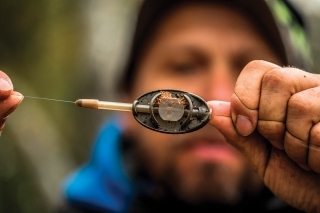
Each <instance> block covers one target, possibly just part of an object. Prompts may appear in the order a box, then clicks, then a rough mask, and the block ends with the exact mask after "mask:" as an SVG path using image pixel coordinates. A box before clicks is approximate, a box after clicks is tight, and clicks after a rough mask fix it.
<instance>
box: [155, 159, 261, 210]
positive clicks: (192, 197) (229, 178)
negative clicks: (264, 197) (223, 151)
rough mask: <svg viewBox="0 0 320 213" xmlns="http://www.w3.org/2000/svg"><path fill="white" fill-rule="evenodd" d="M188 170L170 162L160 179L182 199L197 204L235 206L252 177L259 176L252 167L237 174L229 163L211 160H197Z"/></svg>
mask: <svg viewBox="0 0 320 213" xmlns="http://www.w3.org/2000/svg"><path fill="white" fill-rule="evenodd" d="M187 172H188V176H186V175H184V174H185V173H184V172H181V171H179V170H177V168H175V167H174V166H173V164H170V165H168V166H167V168H166V172H164V177H162V178H161V180H162V181H163V182H162V185H163V186H164V188H165V189H166V191H169V192H170V193H172V194H174V195H175V196H177V197H178V198H179V199H181V200H184V201H186V202H188V203H192V204H197V205H199V204H208V203H219V204H223V205H235V204H237V203H238V202H239V201H240V200H241V199H242V198H243V195H244V194H246V193H247V192H248V190H247V188H248V186H249V184H250V183H249V182H252V181H249V180H253V179H254V178H256V175H255V173H253V171H252V170H251V169H250V168H249V167H246V169H245V170H243V171H242V173H241V174H234V172H233V171H232V170H231V169H230V168H228V166H226V165H223V164H218V163H211V162H210V163H209V162H200V163H195V164H194V165H193V166H192V167H190V168H189V169H188V171H187ZM254 182H257V181H254Z"/></svg>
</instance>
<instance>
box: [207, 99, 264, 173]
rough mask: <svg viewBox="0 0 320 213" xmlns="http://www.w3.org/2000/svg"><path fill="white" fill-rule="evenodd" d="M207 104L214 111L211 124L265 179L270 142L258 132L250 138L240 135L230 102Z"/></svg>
mask: <svg viewBox="0 0 320 213" xmlns="http://www.w3.org/2000/svg"><path fill="white" fill-rule="evenodd" d="M207 104H208V106H209V107H210V108H211V109H212V116H211V119H210V121H209V123H210V124H211V125H212V126H214V127H215V128H216V129H218V130H219V131H220V132H221V134H222V135H223V136H224V137H225V138H226V140H227V142H228V143H230V144H231V145H232V146H234V147H236V148H237V149H238V150H239V151H240V152H241V153H242V154H243V155H244V156H245V158H246V159H247V160H248V161H249V163H250V164H251V166H252V167H253V169H254V170H255V171H256V172H257V173H258V174H259V175H261V176H262V177H263V175H264V172H265V169H266V165H267V163H268V162H267V161H268V157H269V151H270V145H269V143H268V141H267V140H266V139H264V138H263V137H262V136H261V135H260V134H259V133H258V132H257V131H254V132H253V133H252V134H250V135H248V136H242V135H240V134H238V132H237V131H236V129H235V127H234V124H233V122H232V119H231V110H230V109H231V108H230V106H231V105H230V102H223V101H209V102H207Z"/></svg>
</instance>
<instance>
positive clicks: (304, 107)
mask: <svg viewBox="0 0 320 213" xmlns="http://www.w3.org/2000/svg"><path fill="white" fill-rule="evenodd" d="M311 106H312V100H310V99H307V98H306V97H305V96H304V95H303V93H296V94H294V95H292V96H291V97H290V98H289V100H288V108H289V109H290V110H291V112H293V113H299V114H300V115H301V114H310V110H311Z"/></svg>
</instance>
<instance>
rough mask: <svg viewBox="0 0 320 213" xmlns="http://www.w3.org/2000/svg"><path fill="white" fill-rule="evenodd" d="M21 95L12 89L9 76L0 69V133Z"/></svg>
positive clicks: (21, 97)
mask: <svg viewBox="0 0 320 213" xmlns="http://www.w3.org/2000/svg"><path fill="white" fill-rule="evenodd" d="M22 99H23V96H22V95H21V94H20V93H18V92H15V91H13V85H12V82H11V80H10V78H9V77H8V76H7V75H6V74H5V73H4V72H2V71H0V133H1V131H2V130H3V128H4V125H5V122H6V120H7V117H8V116H9V115H10V114H11V113H12V112H13V111H14V110H15V109H16V108H17V107H18V105H19V104H20V103H21V101H22Z"/></svg>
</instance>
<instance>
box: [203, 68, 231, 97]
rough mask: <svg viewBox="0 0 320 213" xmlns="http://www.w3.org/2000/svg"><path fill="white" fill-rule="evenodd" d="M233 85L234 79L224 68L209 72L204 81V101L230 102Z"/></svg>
mask: <svg viewBox="0 0 320 213" xmlns="http://www.w3.org/2000/svg"><path fill="white" fill-rule="evenodd" d="M234 85H235V77H234V76H233V75H232V72H230V71H229V70H228V69H226V68H220V69H219V68H217V69H215V70H213V71H212V72H210V76H209V78H208V79H207V80H206V86H205V88H206V91H205V92H204V94H205V97H203V98H204V99H205V100H207V101H209V100H220V101H230V97H231V95H232V93H233V90H234Z"/></svg>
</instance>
